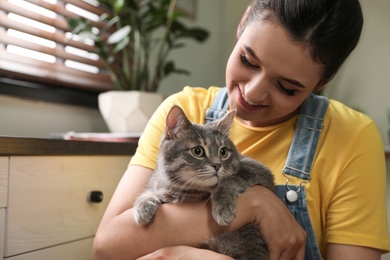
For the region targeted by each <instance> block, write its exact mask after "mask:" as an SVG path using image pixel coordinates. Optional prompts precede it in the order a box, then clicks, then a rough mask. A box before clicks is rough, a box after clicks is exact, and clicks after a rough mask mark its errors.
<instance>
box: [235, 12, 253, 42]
mask: <svg viewBox="0 0 390 260" xmlns="http://www.w3.org/2000/svg"><path fill="white" fill-rule="evenodd" d="M250 8H251V7H250V6H248V7H247V8H246V10H245V13H244V15H243V16H242V18H241V21H240V23H239V24H238V27H237V35H236V36H237V39H238V38H240V36H241V34H242V33H243V32H244V30H245V27H246V19H247V18H248V15H249V10H250Z"/></svg>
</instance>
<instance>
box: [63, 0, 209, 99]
mask: <svg viewBox="0 0 390 260" xmlns="http://www.w3.org/2000/svg"><path fill="white" fill-rule="evenodd" d="M98 2H99V3H100V4H101V6H103V8H105V9H106V10H107V12H106V13H104V14H102V15H101V16H100V18H99V21H98V23H94V22H91V21H89V20H87V19H84V18H77V19H69V20H68V24H69V27H70V28H71V30H72V32H73V33H74V34H78V35H79V36H81V38H89V39H92V40H93V41H94V42H95V52H96V54H98V55H99V57H100V58H101V59H102V60H103V62H104V63H105V67H106V69H107V72H108V73H109V75H110V78H111V80H112V82H113V83H114V85H115V87H116V89H118V90H141V91H146V92H155V91H157V89H158V87H159V84H160V82H161V80H162V79H164V78H165V77H167V76H168V75H169V74H171V73H184V74H188V71H185V70H182V69H178V68H176V66H175V63H174V61H172V60H168V54H169V53H170V52H171V51H172V50H174V49H177V48H182V47H184V46H185V43H184V42H183V41H181V40H183V39H190V40H196V41H198V42H204V41H205V40H206V39H207V38H208V35H209V33H208V31H207V30H205V29H203V28H188V27H187V26H185V25H184V23H183V22H182V21H181V18H182V17H183V16H184V15H183V14H182V13H181V12H180V11H178V10H177V8H176V0H98Z"/></svg>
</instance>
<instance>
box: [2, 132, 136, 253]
mask: <svg viewBox="0 0 390 260" xmlns="http://www.w3.org/2000/svg"><path fill="white" fill-rule="evenodd" d="M0 143H1V138H0ZM84 149H85V147H84ZM94 149H95V148H94ZM114 150H115V149H114ZM132 151H133V150H132ZM0 153H1V151H0ZM89 153H90V154H89ZM94 153H95V154H94ZM96 153H97V154H96ZM107 153H109V152H107ZM111 153H114V154H106V155H104V154H101V153H100V152H97V151H95V152H93V151H90V152H85V150H84V152H82V153H81V154H77V152H74V153H73V154H72V153H71V152H70V154H68V155H62V154H60V155H58V152H57V155H56V153H55V152H54V153H53V154H54V155H48V153H42V152H41V154H38V155H11V156H5V155H1V156H0V253H1V254H0V259H9V260H24V259H26V260H27V259H29V260H31V259H64V260H65V259H78V260H79V259H92V243H93V237H94V235H95V233H96V229H97V227H98V224H99V222H100V220H101V218H102V216H103V213H104V211H105V209H106V207H107V205H108V202H109V200H110V198H111V196H112V194H113V192H114V190H115V188H116V185H117V184H118V182H119V180H120V178H121V176H122V174H123V173H124V171H125V170H126V167H127V165H128V163H129V160H130V157H131V155H130V154H123V152H117V153H118V154H115V152H111ZM93 191H97V192H101V193H102V194H103V200H102V201H101V202H91V200H90V198H89V196H90V194H91V192H93Z"/></svg>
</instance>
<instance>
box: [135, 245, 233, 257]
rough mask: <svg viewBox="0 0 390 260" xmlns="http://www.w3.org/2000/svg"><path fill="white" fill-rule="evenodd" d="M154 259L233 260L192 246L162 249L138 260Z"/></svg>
mask: <svg viewBox="0 0 390 260" xmlns="http://www.w3.org/2000/svg"><path fill="white" fill-rule="evenodd" d="M153 259H160V260H163V259H169V260H178V259H186V260H204V259H213V260H232V259H233V258H230V257H228V256H225V255H221V254H218V253H215V252H213V251H209V250H205V249H199V248H195V247H190V246H172V247H165V248H161V249H159V250H157V251H155V252H153V253H150V254H148V255H145V256H143V257H140V258H138V259H137V260H153Z"/></svg>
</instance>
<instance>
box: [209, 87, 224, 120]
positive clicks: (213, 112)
mask: <svg viewBox="0 0 390 260" xmlns="http://www.w3.org/2000/svg"><path fill="white" fill-rule="evenodd" d="M228 107H229V100H228V94H227V88H226V87H224V88H221V89H220V90H219V91H218V93H217V95H216V96H215V98H214V100H213V103H212V104H211V106H210V107H209V108H208V109H207V111H206V115H205V123H208V122H211V121H213V120H216V119H219V118H222V117H223V116H224V115H225V114H226V113H227V112H228Z"/></svg>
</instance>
